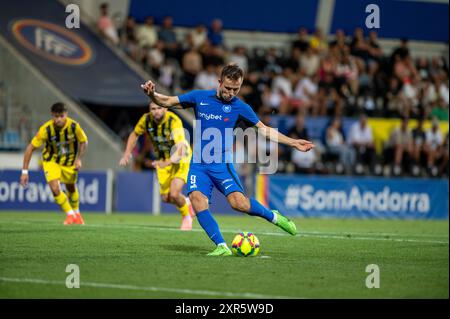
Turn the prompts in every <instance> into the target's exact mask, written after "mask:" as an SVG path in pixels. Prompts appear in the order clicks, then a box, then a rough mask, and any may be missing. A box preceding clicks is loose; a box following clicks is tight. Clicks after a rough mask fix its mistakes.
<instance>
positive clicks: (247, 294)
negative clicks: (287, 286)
mask: <svg viewBox="0 0 450 319" xmlns="http://www.w3.org/2000/svg"><path fill="white" fill-rule="evenodd" d="M0 281H4V282H16V283H30V284H41V285H58V286H61V287H66V283H65V282H64V281H56V280H43V279H31V278H9V277H0ZM83 287H93V288H107V289H123V290H136V291H153V292H172V293H179V294H192V295H202V296H209V297H228V298H251V299H304V298H300V297H292V296H271V295H262V294H254V293H250V292H243V293H235V292H226V291H223V292H221V291H212V290H195V289H178V288H165V287H154V286H135V285H122V284H110V283H98V282H83V281H81V282H80V288H83Z"/></svg>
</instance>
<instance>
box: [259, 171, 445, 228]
mask: <svg viewBox="0 0 450 319" xmlns="http://www.w3.org/2000/svg"><path fill="white" fill-rule="evenodd" d="M268 187H269V191H268V192H267V193H268V194H269V195H268V203H269V206H270V207H271V208H272V209H278V210H280V211H281V212H283V213H286V214H288V215H300V216H305V217H344V218H396V219H397V218H398V219H448V208H449V207H448V199H449V197H448V196H449V188H448V181H447V180H423V179H391V178H363V177H361V178H357V177H355V178H349V177H342V176H340V177H319V176H298V175H273V176H270V177H269V186H268Z"/></svg>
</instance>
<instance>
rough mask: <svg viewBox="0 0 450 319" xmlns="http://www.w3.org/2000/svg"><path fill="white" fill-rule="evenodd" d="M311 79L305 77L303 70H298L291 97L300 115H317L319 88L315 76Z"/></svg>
mask: <svg viewBox="0 0 450 319" xmlns="http://www.w3.org/2000/svg"><path fill="white" fill-rule="evenodd" d="M313 79H314V80H312V79H311V78H310V77H309V76H307V75H306V70H305V69H304V68H301V69H300V72H299V77H298V81H297V84H296V86H295V89H294V95H293V97H294V99H296V100H297V101H298V110H299V112H300V113H302V114H313V115H317V113H318V105H317V93H318V91H319V87H318V85H317V82H318V81H317V76H315V77H314V78H313Z"/></svg>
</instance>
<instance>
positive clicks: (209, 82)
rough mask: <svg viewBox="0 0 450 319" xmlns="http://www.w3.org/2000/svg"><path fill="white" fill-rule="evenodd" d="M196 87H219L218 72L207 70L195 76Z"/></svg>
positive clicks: (201, 88) (203, 88)
mask: <svg viewBox="0 0 450 319" xmlns="http://www.w3.org/2000/svg"><path fill="white" fill-rule="evenodd" d="M195 87H196V88H197V89H200V90H213V89H216V88H217V74H216V73H214V72H212V73H208V72H207V71H202V72H200V73H199V74H198V75H197V76H196V78H195Z"/></svg>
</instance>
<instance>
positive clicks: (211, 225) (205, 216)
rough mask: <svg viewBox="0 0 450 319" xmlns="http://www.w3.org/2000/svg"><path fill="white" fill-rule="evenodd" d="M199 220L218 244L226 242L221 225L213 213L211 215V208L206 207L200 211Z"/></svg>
mask: <svg viewBox="0 0 450 319" xmlns="http://www.w3.org/2000/svg"><path fill="white" fill-rule="evenodd" d="M197 220H198V222H199V224H200V226H202V228H203V229H204V230H205V232H206V233H207V234H208V236H209V238H210V239H211V240H212V241H213V242H214V243H215V244H216V245H219V244H224V243H225V240H224V239H223V237H222V234H221V233H220V229H219V225H218V224H217V222H216V220H215V219H214V217H213V215H211V212H210V211H209V209H205V210H204V211H201V212H198V213H197Z"/></svg>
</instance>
